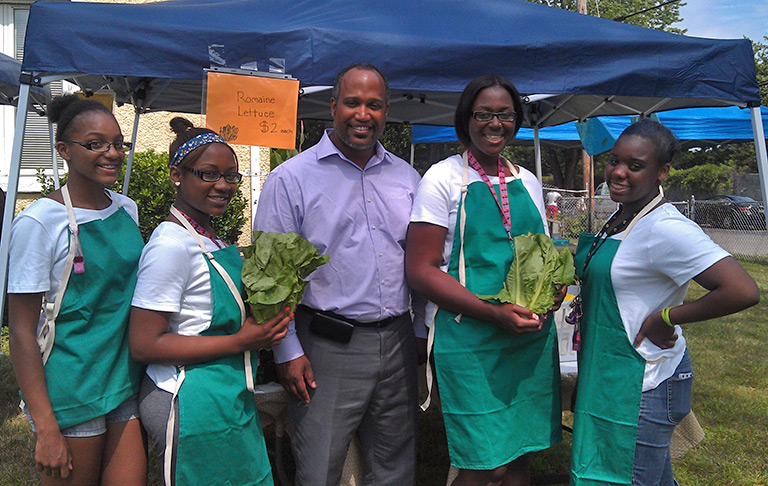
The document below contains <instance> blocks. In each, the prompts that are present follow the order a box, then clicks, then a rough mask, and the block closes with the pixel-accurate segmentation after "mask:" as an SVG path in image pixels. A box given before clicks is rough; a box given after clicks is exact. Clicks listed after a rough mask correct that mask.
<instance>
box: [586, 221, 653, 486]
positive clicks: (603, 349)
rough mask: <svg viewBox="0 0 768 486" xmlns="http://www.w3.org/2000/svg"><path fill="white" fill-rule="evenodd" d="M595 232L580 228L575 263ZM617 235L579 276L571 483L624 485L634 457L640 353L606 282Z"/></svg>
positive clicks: (641, 370)
mask: <svg viewBox="0 0 768 486" xmlns="http://www.w3.org/2000/svg"><path fill="white" fill-rule="evenodd" d="M594 238H595V236H594V235H592V234H582V235H581V236H580V237H579V244H578V247H577V250H576V269H577V270H578V271H581V269H583V268H584V259H585V258H586V255H587V252H588V251H589V248H590V246H591V245H592V241H594ZM620 244H621V241H620V240H618V239H613V238H607V239H606V241H605V242H603V243H602V244H601V246H600V247H599V248H598V250H597V251H596V252H595V253H594V255H593V256H592V258H591V260H590V261H589V265H588V267H587V269H586V272H585V273H584V275H580V279H581V285H582V287H581V296H582V302H583V304H582V305H583V312H584V314H583V316H582V318H581V350H580V351H579V383H578V393H577V394H576V408H575V413H574V418H573V445H572V447H571V485H572V486H585V485H629V484H632V470H633V467H634V460H635V441H636V438H637V421H638V417H639V416H640V398H641V396H642V388H643V375H644V372H645V359H644V358H643V357H642V356H640V354H638V352H637V351H636V350H635V348H634V346H633V345H632V343H631V342H630V341H629V337H628V336H627V331H626V330H625V328H624V323H623V321H622V319H621V314H620V313H619V308H618V304H617V303H616V295H615V293H614V291H613V285H612V283H611V264H612V263H613V258H614V256H615V255H616V251H617V250H618V249H619V245H620Z"/></svg>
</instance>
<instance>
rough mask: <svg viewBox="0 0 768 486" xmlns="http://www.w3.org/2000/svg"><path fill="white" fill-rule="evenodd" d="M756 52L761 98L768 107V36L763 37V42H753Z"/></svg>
mask: <svg viewBox="0 0 768 486" xmlns="http://www.w3.org/2000/svg"><path fill="white" fill-rule="evenodd" d="M752 50H753V51H754V52H755V67H756V68H757V84H758V86H760V98H761V100H762V102H761V104H762V105H763V106H768V36H765V35H764V36H763V42H757V41H752Z"/></svg>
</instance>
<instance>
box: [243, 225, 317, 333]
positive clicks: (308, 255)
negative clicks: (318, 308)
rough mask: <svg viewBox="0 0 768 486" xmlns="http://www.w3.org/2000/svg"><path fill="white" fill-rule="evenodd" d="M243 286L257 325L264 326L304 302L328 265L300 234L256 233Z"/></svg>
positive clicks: (245, 262) (247, 250)
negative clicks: (313, 278) (311, 282)
mask: <svg viewBox="0 0 768 486" xmlns="http://www.w3.org/2000/svg"><path fill="white" fill-rule="evenodd" d="M243 255H244V256H245V260H243V276H242V278H243V285H244V286H245V293H246V296H247V298H246V302H248V304H249V305H250V306H251V310H252V311H253V316H254V318H255V319H256V321H257V322H263V321H265V320H267V319H270V318H272V317H274V316H275V315H277V314H278V313H279V312H280V311H281V310H283V309H285V308H286V307H290V308H291V309H292V310H293V309H295V308H296V306H297V305H298V304H299V302H301V298H302V296H303V295H304V288H305V287H306V286H307V282H306V281H305V280H304V279H305V278H307V277H308V276H309V274H310V273H312V272H313V271H315V269H316V268H317V267H319V266H320V265H323V264H325V263H328V260H329V258H330V257H329V256H328V255H320V254H319V252H318V251H317V248H315V246H314V245H313V244H312V243H310V242H308V241H307V240H305V239H304V238H302V237H301V236H299V235H298V234H296V233H265V232H263V231H254V232H253V243H251V245H250V246H248V247H246V248H243Z"/></svg>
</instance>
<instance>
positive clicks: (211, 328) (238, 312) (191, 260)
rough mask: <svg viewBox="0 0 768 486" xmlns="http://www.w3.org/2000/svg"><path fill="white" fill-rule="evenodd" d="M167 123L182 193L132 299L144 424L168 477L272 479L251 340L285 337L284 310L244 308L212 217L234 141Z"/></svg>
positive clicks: (230, 167)
mask: <svg viewBox="0 0 768 486" xmlns="http://www.w3.org/2000/svg"><path fill="white" fill-rule="evenodd" d="M171 128H172V129H173V130H174V132H176V134H177V137H176V139H175V140H174V142H173V143H172V144H171V147H170V151H169V159H170V178H171V181H172V182H173V184H174V186H175V187H176V191H177V195H176V201H175V202H174V204H173V206H172V207H171V213H170V215H169V216H168V219H167V220H166V221H164V222H163V223H161V224H160V225H159V226H158V227H157V228H156V229H155V231H154V232H153V233H152V237H151V238H150V240H149V242H148V243H147V246H146V248H145V249H144V252H143V254H142V256H141V262H140V265H139V278H138V284H137V286H136V292H135V294H134V297H133V302H132V304H133V311H132V314H131V324H130V349H131V354H132V355H133V356H134V357H135V359H136V360H138V361H140V362H142V363H145V364H147V365H149V366H148V367H147V374H146V376H145V377H144V380H143V382H142V387H141V393H140V396H139V407H140V410H141V412H142V414H144V416H145V423H144V425H145V427H146V429H147V432H148V433H149V435H150V437H151V438H152V439H153V440H154V441H155V443H156V444H158V445H159V446H160V447H161V448H162V450H164V454H163V455H164V473H165V484H166V485H167V486H171V485H173V484H179V485H187V484H195V485H208V484H224V483H226V484H231V485H233V486H234V485H262V484H267V485H271V484H272V475H271V469H270V465H269V460H268V458H267V453H266V448H265V445H264V439H263V436H262V432H261V426H260V424H259V419H258V415H257V412H256V406H255V400H254V397H253V378H254V376H255V372H256V357H255V356H253V357H252V356H251V354H250V351H254V350H257V349H259V348H265V347H271V346H274V345H276V344H278V343H279V342H280V340H281V339H282V338H283V337H284V336H285V334H286V332H287V326H288V321H289V316H288V315H286V311H283V312H282V313H280V314H279V315H277V316H275V317H274V318H272V319H270V320H267V321H265V322H263V323H257V322H256V321H255V320H254V319H253V317H252V316H247V315H246V309H245V307H244V304H243V300H242V298H241V295H240V294H241V293H242V283H241V280H240V275H241V268H242V261H241V259H240V254H239V252H238V250H237V247H236V246H234V245H230V244H228V243H226V242H224V241H223V240H222V239H221V238H220V237H219V236H218V235H217V234H216V231H215V230H214V229H213V227H212V226H211V217H212V216H221V215H222V214H224V211H225V210H226V208H227V204H228V203H229V202H230V200H231V199H232V197H233V196H234V194H235V192H236V191H237V183H238V182H239V181H240V179H241V175H240V173H239V172H238V166H237V158H236V156H235V153H234V151H233V150H232V148H231V147H230V146H229V145H227V143H226V142H225V141H224V139H222V138H221V137H220V136H219V135H217V134H216V133H214V132H213V131H212V130H208V129H204V128H195V127H194V126H193V125H192V124H191V123H190V122H189V121H188V120H186V119H184V118H181V117H176V118H174V119H173V120H171Z"/></svg>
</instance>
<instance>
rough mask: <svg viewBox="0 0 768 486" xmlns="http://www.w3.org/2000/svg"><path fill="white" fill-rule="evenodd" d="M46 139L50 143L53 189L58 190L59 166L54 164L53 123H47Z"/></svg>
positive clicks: (54, 141) (54, 142)
mask: <svg viewBox="0 0 768 486" xmlns="http://www.w3.org/2000/svg"><path fill="white" fill-rule="evenodd" d="M48 138H49V139H50V141H51V168H52V169H53V188H54V189H58V188H59V164H58V163H57V162H56V140H55V138H54V136H53V123H51V122H50V121H49V122H48Z"/></svg>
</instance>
